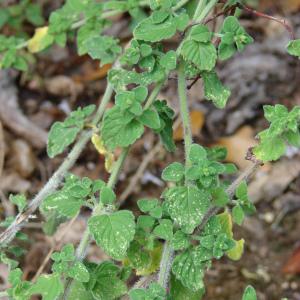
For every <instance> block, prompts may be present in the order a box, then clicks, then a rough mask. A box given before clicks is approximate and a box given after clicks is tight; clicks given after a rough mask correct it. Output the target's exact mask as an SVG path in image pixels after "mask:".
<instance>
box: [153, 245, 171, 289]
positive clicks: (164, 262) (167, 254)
mask: <svg viewBox="0 0 300 300" xmlns="http://www.w3.org/2000/svg"><path fill="white" fill-rule="evenodd" d="M174 253H175V252H174V250H173V248H172V247H171V245H170V242H165V244H164V249H163V253H162V258H161V261H160V266H159V273H158V279H157V282H158V283H159V284H160V285H161V286H162V287H163V288H164V289H165V290H167V288H168V284H169V279H170V274H171V268H172V262H173V259H174Z"/></svg>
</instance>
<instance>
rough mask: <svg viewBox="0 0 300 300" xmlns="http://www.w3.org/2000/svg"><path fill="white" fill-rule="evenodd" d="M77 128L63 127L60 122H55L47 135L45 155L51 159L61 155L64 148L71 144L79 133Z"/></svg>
mask: <svg viewBox="0 0 300 300" xmlns="http://www.w3.org/2000/svg"><path fill="white" fill-rule="evenodd" d="M79 131H80V128H78V127H65V126H64V124H63V123H62V122H55V123H54V124H53V125H52V127H51V129H50V132H49V134H48V144H47V154H48V156H49V157H50V158H53V157H54V156H56V155H57V154H60V153H62V152H63V151H64V150H65V148H66V147H68V146H69V145H70V144H72V143H73V142H74V140H75V138H76V136H77V134H78V133H79Z"/></svg>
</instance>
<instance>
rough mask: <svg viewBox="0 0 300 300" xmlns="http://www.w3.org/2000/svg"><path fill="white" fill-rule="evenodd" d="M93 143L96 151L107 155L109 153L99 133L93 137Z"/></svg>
mask: <svg viewBox="0 0 300 300" xmlns="http://www.w3.org/2000/svg"><path fill="white" fill-rule="evenodd" d="M92 143H93V145H94V146H95V148H96V150H97V151H98V152H99V153H100V154H102V155H105V154H106V153H107V150H106V148H105V146H104V142H103V140H102V139H101V137H100V136H99V135H98V134H97V133H94V134H93V136H92Z"/></svg>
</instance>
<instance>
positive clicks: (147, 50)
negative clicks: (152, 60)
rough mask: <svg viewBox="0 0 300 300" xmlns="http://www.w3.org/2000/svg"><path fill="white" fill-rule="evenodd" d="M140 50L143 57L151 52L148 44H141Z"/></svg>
mask: <svg viewBox="0 0 300 300" xmlns="http://www.w3.org/2000/svg"><path fill="white" fill-rule="evenodd" d="M140 51H141V55H142V56H143V57H146V56H149V55H150V54H151V53H152V47H151V46H150V45H148V44H141V46H140Z"/></svg>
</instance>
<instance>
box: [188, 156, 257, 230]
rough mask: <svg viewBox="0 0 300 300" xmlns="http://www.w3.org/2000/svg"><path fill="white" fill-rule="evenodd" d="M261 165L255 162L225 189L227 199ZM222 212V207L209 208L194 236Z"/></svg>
mask: <svg viewBox="0 0 300 300" xmlns="http://www.w3.org/2000/svg"><path fill="white" fill-rule="evenodd" d="M261 165H262V162H261V161H259V160H257V161H255V162H254V163H253V165H251V166H250V167H248V169H246V170H245V171H244V172H243V173H241V175H240V176H239V177H238V178H237V179H236V180H235V181H234V182H233V183H232V184H231V185H230V186H229V187H228V188H227V189H226V193H227V195H228V197H229V199H232V198H233V196H234V193H235V190H236V189H237V187H238V186H239V185H240V184H241V182H242V181H244V180H245V181H246V182H248V181H249V179H250V178H251V176H252V175H253V174H254V173H255V172H256V170H257V169H258V168H259V167H260V166H261ZM221 210H222V207H217V206H213V207H211V208H210V209H209V210H208V212H207V213H206V214H205V215H204V217H203V220H202V222H201V223H200V225H199V226H198V227H197V228H196V230H195V232H194V234H200V233H201V231H202V230H203V228H204V227H205V225H206V223H207V222H208V220H209V219H210V218H211V217H212V216H214V215H216V214H217V213H218V212H220V211H221Z"/></svg>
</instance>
